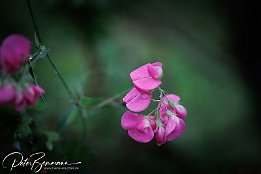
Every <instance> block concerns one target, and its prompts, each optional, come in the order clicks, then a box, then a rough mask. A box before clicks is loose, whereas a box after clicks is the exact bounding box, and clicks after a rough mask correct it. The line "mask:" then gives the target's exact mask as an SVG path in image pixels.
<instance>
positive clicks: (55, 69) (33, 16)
mask: <svg viewBox="0 0 261 174" xmlns="http://www.w3.org/2000/svg"><path fill="white" fill-rule="evenodd" d="M26 2H27V7H28V10H29V13H30V16H31V19H32V22H33V26H34V30H35V33H36V37H37V39H38V41H39V43H40V44H41V45H44V43H43V39H42V37H41V34H40V32H39V29H38V26H37V24H36V20H35V15H34V13H33V9H32V5H31V2H30V0H26ZM47 59H48V61H49V62H50V64H51V66H52V67H53V69H54V72H55V74H57V76H58V78H59V79H60V81H61V83H62V85H63V86H64V88H65V90H66V92H67V93H68V95H69V97H70V99H71V100H72V101H74V98H73V95H72V91H71V90H70V88H69V86H68V85H67V83H66V81H65V80H64V78H63V76H62V75H61V73H60V72H59V70H58V68H57V67H56V65H55V64H54V62H53V60H52V58H51V57H50V55H49V54H48V53H47Z"/></svg>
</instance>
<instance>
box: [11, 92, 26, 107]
mask: <svg viewBox="0 0 261 174" xmlns="http://www.w3.org/2000/svg"><path fill="white" fill-rule="evenodd" d="M14 106H15V109H16V110H17V111H22V110H23V109H24V108H25V106H26V102H25V100H24V97H23V94H22V93H17V94H16V96H15V100H14Z"/></svg>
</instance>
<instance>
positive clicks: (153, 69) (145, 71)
mask: <svg viewBox="0 0 261 174" xmlns="http://www.w3.org/2000/svg"><path fill="white" fill-rule="evenodd" d="M162 73H163V71H162V64H161V63H160V62H155V63H148V64H146V65H143V66H142V67H140V68H138V69H136V70H134V71H132V72H131V73H130V77H131V79H132V81H133V83H134V85H135V86H136V87H137V88H139V89H141V90H144V91H150V90H153V89H155V88H157V87H158V86H159V85H160V84H161V81H160V80H159V79H160V78H161V77H162Z"/></svg>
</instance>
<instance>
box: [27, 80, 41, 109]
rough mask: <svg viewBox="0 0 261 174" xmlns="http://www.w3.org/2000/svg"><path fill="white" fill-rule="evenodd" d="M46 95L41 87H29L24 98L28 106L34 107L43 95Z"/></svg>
mask: <svg viewBox="0 0 261 174" xmlns="http://www.w3.org/2000/svg"><path fill="white" fill-rule="evenodd" d="M43 93H44V90H43V89H42V88H41V87H40V86H36V85H33V84H31V85H29V86H28V87H27V89H26V90H25V91H24V93H23V96H24V100H25V102H26V104H27V105H30V106H33V105H35V103H36V102H37V101H38V99H39V97H40V95H41V94H43Z"/></svg>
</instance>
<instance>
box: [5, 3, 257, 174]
mask: <svg viewBox="0 0 261 174" xmlns="http://www.w3.org/2000/svg"><path fill="white" fill-rule="evenodd" d="M32 6H33V9H34V12H35V15H36V20H37V23H38V26H39V30H40V32H41V34H42V37H43V39H44V41H45V43H46V46H47V47H48V48H50V55H51V57H52V58H53V60H54V62H55V63H56V64H57V66H58V68H59V69H60V71H61V73H62V75H63V76H64V78H65V80H66V81H67V82H68V84H69V86H70V88H71V89H72V90H73V92H74V94H75V95H78V96H88V97H95V98H100V99H106V98H109V97H111V96H114V95H115V94H118V93H120V92H122V91H124V90H126V89H128V88H129V87H131V85H132V83H131V80H130V78H129V73H130V72H131V71H132V70H133V69H135V68H137V67H139V66H141V65H143V64H145V63H148V62H155V61H161V62H162V63H163V64H164V78H163V79H162V80H163V86H162V87H163V88H164V89H166V90H167V91H168V92H169V93H175V94H177V95H179V96H181V98H182V100H181V101H182V103H183V104H184V105H185V106H186V108H187V110H188V117H187V118H186V119H185V122H186V127H187V128H186V131H185V133H184V135H183V136H182V137H180V138H179V139H177V140H175V141H173V142H169V143H167V144H165V145H163V146H161V147H158V146H156V145H155V142H150V143H147V144H140V143H137V142H135V141H134V140H132V139H131V138H130V137H128V135H127V132H126V131H124V130H123V129H122V128H121V127H120V118H121V115H122V114H123V113H124V111H125V110H126V108H125V107H124V106H123V105H121V104H120V100H119V101H118V102H117V101H116V102H115V103H114V104H113V105H110V106H106V107H104V108H100V109H98V110H95V111H92V112H88V111H87V116H86V118H81V116H80V115H78V114H77V113H76V114H74V115H75V116H71V115H72V114H71V113H74V111H75V108H74V107H73V106H72V105H71V103H70V100H69V97H68V95H67V93H66V92H65V90H64V88H63V86H62V85H61V83H60V81H59V80H58V78H57V76H56V75H55V73H54V71H53V69H52V68H51V66H50V64H49V62H48V61H47V59H40V60H39V61H37V62H36V63H35V64H34V70H35V73H36V76H37V79H38V81H39V84H41V86H42V87H43V88H45V90H46V94H45V95H44V98H45V100H46V105H47V106H46V107H44V108H42V109H39V110H37V111H35V110H33V111H28V112H29V115H30V117H31V118H32V120H31V121H29V122H30V124H29V127H28V129H30V130H27V128H26V130H22V131H25V132H26V131H29V133H28V134H26V136H25V137H23V138H20V139H17V138H16V136H14V135H16V133H17V130H18V132H19V131H21V130H19V128H21V122H22V123H24V122H23V121H22V120H23V119H22V117H21V115H20V114H19V113H16V112H14V111H12V110H10V109H4V108H3V107H2V106H1V108H0V110H2V111H1V112H0V114H1V117H0V136H1V137H0V138H1V145H0V147H1V149H0V150H1V152H0V153H1V159H2V157H3V156H5V155H6V154H8V152H12V151H14V150H20V151H22V152H23V153H25V154H31V153H33V152H37V151H40V150H43V151H45V152H46V154H47V158H48V159H51V160H60V161H61V160H68V161H82V162H83V165H82V166H81V167H80V170H78V171H63V172H61V171H49V170H48V171H42V173H59V172H61V173H95V174H96V173H126V174H128V173H177V174H178V173H181V174H182V173H211V174H215V173H261V149H260V147H261V141H260V140H261V139H260V132H261V122H260V121H261V117H260V112H259V108H260V106H259V105H260V102H259V100H260V97H261V96H260V89H261V88H260V84H259V82H260V74H261V72H260V63H259V62H258V56H259V55H260V53H259V47H258V38H260V37H259V36H260V27H259V25H260V3H259V2H258V1H255V0H253V1H243V0H230V1H222V0H221V1H219V0H198V1H193V0H182V1H181V0H172V1H171V0H170V1H157V0H150V1H149V0H139V1H131V0H45V1H40V0H32ZM0 19H1V25H0V39H1V42H2V40H3V39H4V38H5V37H6V36H7V35H9V34H12V33H20V34H24V35H26V36H27V37H29V38H30V39H31V40H32V41H33V40H34V29H33V25H32V22H31V18H30V15H29V12H28V9H27V6H26V1H18V0H8V1H7V0H3V1H1V6H0ZM259 45H260V44H259ZM3 110H4V111H3ZM68 115H70V120H69V121H68V122H66V126H64V118H65V117H67V116H68ZM39 130H44V131H45V132H48V133H46V134H47V135H49V136H48V137H49V138H48V137H47V138H46V136H39V134H37V131H38V132H39ZM55 132H56V133H59V137H57V136H56V134H55ZM50 137H51V138H50ZM50 139H51V140H50ZM48 141H49V142H48ZM1 170H2V169H1ZM1 170H0V171H1ZM16 172H17V173H19V172H25V173H28V172H29V170H24V171H22V170H21V169H19V171H16ZM3 173H8V171H7V170H3Z"/></svg>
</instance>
